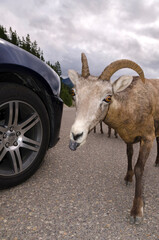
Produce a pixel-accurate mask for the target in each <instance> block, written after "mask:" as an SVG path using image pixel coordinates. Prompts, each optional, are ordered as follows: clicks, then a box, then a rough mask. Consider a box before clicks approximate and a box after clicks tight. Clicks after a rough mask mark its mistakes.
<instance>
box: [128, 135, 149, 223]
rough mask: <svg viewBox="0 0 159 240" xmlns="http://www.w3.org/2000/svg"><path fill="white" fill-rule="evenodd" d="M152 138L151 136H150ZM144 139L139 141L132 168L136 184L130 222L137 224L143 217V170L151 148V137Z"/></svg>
mask: <svg viewBox="0 0 159 240" xmlns="http://www.w3.org/2000/svg"><path fill="white" fill-rule="evenodd" d="M152 138H153V137H152ZM152 138H151V139H144V140H141V143H140V152H139V157H138V160H137V163H136V165H135V168H134V173H135V178H136V184H135V197H134V202H133V207H132V210H131V223H136V224H139V223H140V222H141V220H142V217H143V207H144V203H143V172H144V167H145V163H146V160H147V158H148V156H149V153H150V150H151V148H152V144H153V140H154V138H153V139H152Z"/></svg>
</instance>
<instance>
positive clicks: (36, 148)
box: [21, 143, 39, 152]
mask: <svg viewBox="0 0 159 240" xmlns="http://www.w3.org/2000/svg"><path fill="white" fill-rule="evenodd" d="M21 147H23V148H26V149H29V150H32V151H34V152H38V150H39V147H36V146H35V147H34V146H31V145H29V144H27V143H21Z"/></svg>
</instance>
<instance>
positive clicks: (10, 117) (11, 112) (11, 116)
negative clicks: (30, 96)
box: [8, 102, 13, 126]
mask: <svg viewBox="0 0 159 240" xmlns="http://www.w3.org/2000/svg"><path fill="white" fill-rule="evenodd" d="M12 121H13V102H10V103H9V119H8V126H11V125H12Z"/></svg>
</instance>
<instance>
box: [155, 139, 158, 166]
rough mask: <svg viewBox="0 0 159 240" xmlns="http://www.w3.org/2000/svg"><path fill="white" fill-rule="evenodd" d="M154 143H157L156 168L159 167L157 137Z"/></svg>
mask: <svg viewBox="0 0 159 240" xmlns="http://www.w3.org/2000/svg"><path fill="white" fill-rule="evenodd" d="M156 142H157V157H156V161H155V165H156V167H159V137H157V138H156Z"/></svg>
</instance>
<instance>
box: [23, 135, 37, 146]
mask: <svg viewBox="0 0 159 240" xmlns="http://www.w3.org/2000/svg"><path fill="white" fill-rule="evenodd" d="M23 142H25V143H28V144H32V145H35V146H38V147H39V146H40V142H38V141H35V140H33V139H31V138H27V137H25V136H23Z"/></svg>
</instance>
